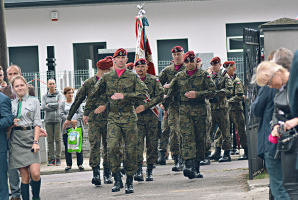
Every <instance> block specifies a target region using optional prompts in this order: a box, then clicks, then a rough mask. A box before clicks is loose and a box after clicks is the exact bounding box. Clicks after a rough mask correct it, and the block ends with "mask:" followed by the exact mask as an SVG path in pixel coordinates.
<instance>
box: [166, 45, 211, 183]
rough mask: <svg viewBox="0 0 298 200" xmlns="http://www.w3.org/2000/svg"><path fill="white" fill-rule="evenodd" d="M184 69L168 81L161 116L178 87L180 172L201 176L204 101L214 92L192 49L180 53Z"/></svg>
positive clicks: (190, 176) (190, 175) (204, 129)
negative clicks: (181, 158)
mask: <svg viewBox="0 0 298 200" xmlns="http://www.w3.org/2000/svg"><path fill="white" fill-rule="evenodd" d="M183 61H184V63H185V65H186V69H185V70H183V71H182V72H179V73H178V74H177V75H176V77H175V78H174V79H173V80H172V81H171V83H170V88H169V92H168V94H167V96H166V98H165V100H164V103H163V105H164V108H165V110H166V111H165V116H166V115H167V110H168V108H169V105H170V103H171V102H172V101H173V99H172V98H173V97H174V96H175V94H176V92H177V91H179V98H180V101H181V104H180V110H179V111H180V116H179V119H180V131H181V135H182V157H183V159H184V160H185V168H184V170H183V174H184V176H186V177H188V178H189V179H192V178H203V175H201V173H200V161H201V160H204V153H205V134H206V121H207V119H206V116H207V110H206V102H205V99H206V98H207V99H209V98H212V97H214V96H215V94H216V93H217V91H216V90H215V89H216V87H215V84H214V82H213V81H212V80H211V78H210V75H209V74H208V73H207V72H206V71H205V70H202V69H200V68H197V66H196V56H195V54H194V52H193V51H188V52H187V53H186V54H184V57H183Z"/></svg>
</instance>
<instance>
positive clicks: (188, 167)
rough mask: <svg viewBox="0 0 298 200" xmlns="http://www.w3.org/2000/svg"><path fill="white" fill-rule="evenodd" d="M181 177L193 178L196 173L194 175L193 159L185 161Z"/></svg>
mask: <svg viewBox="0 0 298 200" xmlns="http://www.w3.org/2000/svg"><path fill="white" fill-rule="evenodd" d="M183 175H184V176H185V177H188V178H189V179H193V178H195V176H196V173H195V166H194V162H193V159H189V160H186V161H185V168H184V170H183Z"/></svg>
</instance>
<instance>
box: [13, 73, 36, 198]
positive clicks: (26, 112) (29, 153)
mask: <svg viewBox="0 0 298 200" xmlns="http://www.w3.org/2000/svg"><path fill="white" fill-rule="evenodd" d="M11 84H12V87H13V90H14V93H15V94H16V99H14V100H13V101H12V102H11V104H12V105H11V106H12V113H13V115H14V116H15V119H14V124H13V125H12V126H11V127H9V128H8V129H12V132H11V135H10V137H9V147H10V148H9V149H10V152H9V157H10V159H9V167H10V168H11V169H15V168H18V169H19V171H20V174H21V178H22V183H21V194H22V198H23V200H29V196H30V195H29V180H30V176H29V173H30V174H31V177H32V180H31V187H32V194H33V198H32V199H33V200H35V199H36V200H37V199H40V197H39V194H40V184H41V179H40V152H38V151H39V145H38V140H39V134H40V127H41V119H40V103H39V100H38V99H37V98H35V97H31V96H29V95H28V93H27V92H28V85H27V81H26V79H25V78H24V77H22V76H15V77H14V78H12V80H11Z"/></svg>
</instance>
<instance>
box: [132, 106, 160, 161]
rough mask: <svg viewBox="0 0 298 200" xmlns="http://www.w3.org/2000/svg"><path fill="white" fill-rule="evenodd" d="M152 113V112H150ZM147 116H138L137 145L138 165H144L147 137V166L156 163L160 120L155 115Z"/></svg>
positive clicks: (149, 114)
mask: <svg viewBox="0 0 298 200" xmlns="http://www.w3.org/2000/svg"><path fill="white" fill-rule="evenodd" d="M149 112H151V111H149ZM145 115H146V116H142V118H141V117H139V115H138V118H139V120H138V145H137V162H138V165H140V164H143V160H144V158H143V152H144V138H145V137H146V149H147V152H146V157H147V159H146V162H147V164H154V163H156V160H157V157H158V152H157V145H158V137H157V129H158V118H157V117H156V116H155V115H154V114H153V113H148V114H145Z"/></svg>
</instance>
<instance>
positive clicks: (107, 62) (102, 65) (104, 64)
mask: <svg viewBox="0 0 298 200" xmlns="http://www.w3.org/2000/svg"><path fill="white" fill-rule="evenodd" d="M96 67H97V68H99V69H109V68H111V67H113V61H112V60H111V59H102V60H99V61H98V62H97V63H96Z"/></svg>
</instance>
